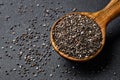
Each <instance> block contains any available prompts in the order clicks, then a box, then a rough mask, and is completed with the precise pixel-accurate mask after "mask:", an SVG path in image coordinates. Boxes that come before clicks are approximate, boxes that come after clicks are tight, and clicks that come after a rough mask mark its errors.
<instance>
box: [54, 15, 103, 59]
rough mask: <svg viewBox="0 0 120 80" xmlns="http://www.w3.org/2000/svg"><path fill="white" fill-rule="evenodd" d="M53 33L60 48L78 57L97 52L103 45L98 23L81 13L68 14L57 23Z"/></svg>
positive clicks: (69, 54) (71, 55) (67, 53)
mask: <svg viewBox="0 0 120 80" xmlns="http://www.w3.org/2000/svg"><path fill="white" fill-rule="evenodd" d="M52 35H53V39H54V41H55V44H56V47H57V48H58V50H59V51H61V52H63V53H64V54H66V55H68V56H70V57H74V58H76V59H80V58H85V57H89V56H91V55H93V54H95V53H96V52H97V51H98V50H99V49H100V48H101V45H102V44H101V42H102V32H101V30H100V27H99V26H98V24H97V23H96V22H95V21H94V20H93V19H91V18H89V17H87V16H84V15H81V14H69V15H66V16H65V17H64V18H62V19H61V20H60V21H59V22H58V23H57V24H56V26H55V27H54V30H53V32H52Z"/></svg>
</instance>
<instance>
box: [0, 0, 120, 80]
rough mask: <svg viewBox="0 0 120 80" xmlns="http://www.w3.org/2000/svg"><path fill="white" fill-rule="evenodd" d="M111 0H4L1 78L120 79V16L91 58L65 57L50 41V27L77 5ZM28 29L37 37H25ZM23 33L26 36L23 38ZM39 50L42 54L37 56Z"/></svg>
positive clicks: (90, 6) (0, 7)
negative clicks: (73, 59)
mask: <svg viewBox="0 0 120 80" xmlns="http://www.w3.org/2000/svg"><path fill="white" fill-rule="evenodd" d="M108 2H109V0H0V80H120V17H118V18H116V19H115V20H113V21H112V22H111V23H110V24H109V25H108V26H107V36H106V44H105V46H104V48H103V50H102V52H101V53H100V55H98V56H97V57H96V58H95V59H93V60H90V61H88V62H85V63H76V62H71V61H68V60H65V59H63V58H62V57H60V56H59V55H58V54H57V53H56V52H54V51H53V50H52V47H51V46H50V44H49V41H50V40H49V33H50V31H49V29H50V27H51V26H52V24H53V23H54V21H55V20H57V18H58V17H59V16H62V15H64V14H65V13H68V12H72V10H73V9H74V8H77V11H90V12H93V11H97V10H100V9H102V8H103V7H104V6H105V5H106V4H108ZM62 7H63V8H62ZM108 14H109V13H108ZM50 16H51V17H52V19H51V17H50ZM12 28H13V29H12ZM35 32H36V33H38V34H34V33H35ZM26 33H27V35H28V34H30V33H31V34H30V36H31V35H33V38H31V39H29V38H26V37H24V36H25V35H24V34H26ZM21 35H22V38H24V39H25V40H22V39H20V36H21ZM36 36H37V37H36ZM16 37H19V38H18V43H19V44H20V45H15V44H14V43H13V42H14V40H15V39H16ZM38 37H40V38H38ZM12 41H13V42H12ZM30 41H31V42H30ZM15 43H16V42H15ZM22 43H23V46H22ZM36 46H37V47H36ZM39 46H40V48H39ZM46 47H47V48H46ZM20 48H21V49H22V50H21V51H20V50H19V49H20ZM31 49H33V50H34V51H33V53H32V50H31ZM35 50H37V51H38V52H35ZM35 53H38V54H40V55H39V56H38V57H37V56H36V55H35ZM20 54H22V55H21V57H19V56H20ZM28 54H29V55H30V54H32V55H30V56H31V57H28V58H30V61H31V62H30V64H25V60H26V59H25V56H26V55H28ZM48 56H49V57H48ZM28 58H27V59H28ZM40 59H41V61H40ZM35 62H36V65H35V66H33V65H34V64H35ZM31 65H32V66H33V67H31ZM25 70H26V71H25ZM38 71H40V72H39V73H38Z"/></svg>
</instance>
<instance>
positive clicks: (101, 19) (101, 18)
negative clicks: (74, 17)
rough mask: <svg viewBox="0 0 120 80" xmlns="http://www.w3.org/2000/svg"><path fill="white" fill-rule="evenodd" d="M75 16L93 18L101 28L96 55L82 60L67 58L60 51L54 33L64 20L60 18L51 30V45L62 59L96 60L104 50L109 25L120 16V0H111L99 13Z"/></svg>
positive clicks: (81, 60)
mask: <svg viewBox="0 0 120 80" xmlns="http://www.w3.org/2000/svg"><path fill="white" fill-rule="evenodd" d="M70 14H71V13H70ZM74 14H81V15H85V16H88V17H90V18H92V19H93V20H94V21H95V22H96V23H97V24H98V25H99V27H100V28H101V32H102V46H101V48H100V49H99V50H98V51H97V52H96V53H94V54H93V55H92V56H90V57H86V58H81V59H76V58H73V57H70V56H67V55H66V54H64V53H62V52H61V51H59V50H58V49H57V47H56V45H55V42H54V39H53V35H52V31H53V29H54V27H55V26H56V23H57V22H58V21H60V20H61V19H62V18H60V19H59V20H58V21H56V22H55V23H54V25H53V26H52V28H51V32H50V33H51V34H50V39H51V43H52V46H53V48H54V49H55V51H57V52H58V54H60V55H61V56H62V57H64V58H66V59H69V60H72V61H78V62H83V61H88V60H90V59H92V58H94V57H95V56H96V55H98V54H99V53H100V51H101V50H102V48H103V46H104V44H105V38H106V26H107V24H108V23H109V22H110V21H111V20H113V19H114V18H116V17H117V16H118V15H120V0H111V1H110V3H109V4H108V5H107V6H106V7H105V8H103V9H102V10H99V11H97V12H74ZM66 15H68V14H66Z"/></svg>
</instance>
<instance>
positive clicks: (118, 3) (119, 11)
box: [95, 0, 120, 27]
mask: <svg viewBox="0 0 120 80" xmlns="http://www.w3.org/2000/svg"><path fill="white" fill-rule="evenodd" d="M118 15H120V0H111V1H110V3H109V4H108V5H107V6H106V7H105V8H103V9H102V10H100V11H98V12H96V13H95V16H96V17H95V21H97V23H98V24H99V25H101V26H103V27H104V26H105V25H107V24H108V23H109V22H110V21H111V20H113V19H114V18H116V17H117V16H118Z"/></svg>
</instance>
